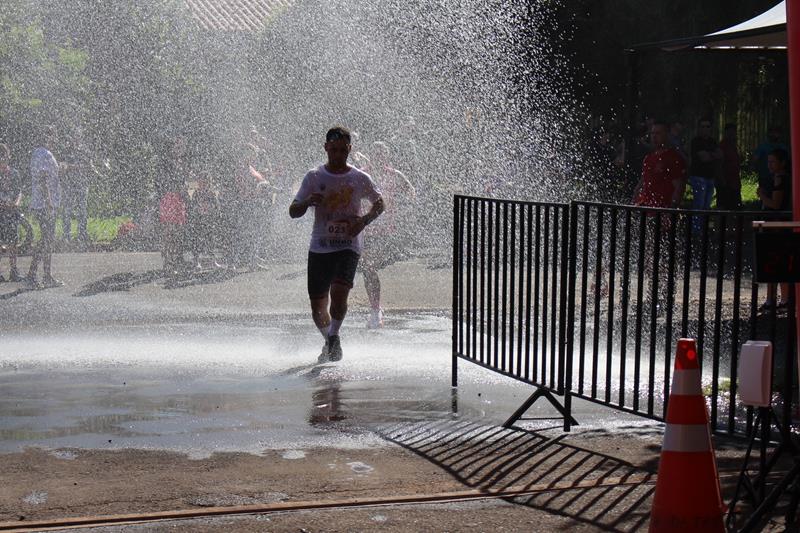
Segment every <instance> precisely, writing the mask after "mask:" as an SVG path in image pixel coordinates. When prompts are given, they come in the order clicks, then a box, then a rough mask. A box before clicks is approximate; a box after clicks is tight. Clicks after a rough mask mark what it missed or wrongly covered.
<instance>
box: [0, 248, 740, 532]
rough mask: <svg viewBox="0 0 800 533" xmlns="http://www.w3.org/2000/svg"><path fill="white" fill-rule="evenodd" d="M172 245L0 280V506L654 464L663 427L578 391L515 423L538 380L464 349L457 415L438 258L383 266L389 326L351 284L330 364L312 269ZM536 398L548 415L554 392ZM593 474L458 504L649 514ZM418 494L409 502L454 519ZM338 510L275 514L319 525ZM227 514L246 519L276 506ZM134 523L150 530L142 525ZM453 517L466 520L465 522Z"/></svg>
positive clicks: (135, 501) (389, 517)
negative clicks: (549, 490)
mask: <svg viewBox="0 0 800 533" xmlns="http://www.w3.org/2000/svg"><path fill="white" fill-rule="evenodd" d="M158 263H159V258H158V256H157V255H156V254H112V253H109V254H60V255H57V256H56V262H55V265H56V268H57V272H59V277H60V278H61V279H63V280H64V281H65V283H66V285H65V286H64V287H61V288H57V289H48V290H40V291H20V290H19V288H18V287H15V286H14V285H13V284H3V285H2V286H0V319H2V321H3V322H4V324H5V325H6V327H5V328H4V329H3V331H2V333H1V334H0V390H2V394H0V453H1V454H3V457H4V461H3V465H4V466H2V467H0V473H2V475H3V478H4V479H7V480H8V484H7V485H6V486H5V487H2V488H0V521H2V520H3V519H4V520H8V519H11V517H14V516H17V515H18V514H19V515H20V516H24V519H25V520H29V519H31V518H34V519H35V518H55V517H61V516H76V515H87V514H108V513H120V512H122V513H126V512H144V511H152V510H159V509H161V510H169V509H179V508H195V507H203V506H207V505H233V504H237V502H238V503H248V502H251V503H252V502H269V501H274V498H277V500H280V501H304V500H319V499H326V498H331V497H339V498H340V499H348V498H356V497H362V496H365V495H381V496H385V495H387V494H393V495H395V494H418V493H427V494H430V493H439V492H446V491H457V490H461V489H464V488H481V489H485V488H497V487H499V488H504V487H509V486H512V485H513V483H515V482H518V483H522V484H523V485H529V486H538V485H537V484H539V483H545V485H547V483H553V482H558V481H561V480H564V479H575V480H578V481H581V480H583V481H585V480H587V479H588V480H591V479H595V478H596V477H597V476H598V475H608V476H611V477H612V478H616V477H618V476H619V475H627V474H625V472H627V473H628V474H631V473H635V474H637V475H639V474H648V473H652V472H653V469H654V466H655V459H656V458H657V453H658V449H659V445H660V439H661V425H660V424H657V423H652V422H647V421H643V420H641V419H636V418H633V417H630V416H627V415H623V414H620V413H618V412H615V411H611V410H608V409H604V408H602V407H600V406H597V405H594V404H590V403H587V402H575V405H574V414H575V416H576V418H578V420H579V421H580V423H581V426H580V427H578V428H575V431H574V432H573V433H572V434H569V435H563V434H562V433H561V432H560V429H559V428H560V426H561V422H560V421H558V420H543V421H538V422H526V423H524V424H523V425H524V426H525V428H526V429H527V430H528V431H522V432H520V431H518V430H504V429H502V428H500V427H499V426H500V425H501V424H502V422H503V421H504V420H505V419H506V418H507V417H508V416H509V415H510V414H511V413H512V412H513V411H514V410H515V409H516V407H517V406H518V405H519V404H520V403H522V401H524V399H525V398H527V396H528V395H530V394H531V393H532V392H533V390H534V389H533V388H532V387H530V386H527V385H524V384H522V383H519V382H516V381H514V380H511V379H508V378H505V377H502V376H499V375H497V374H494V373H491V372H489V371H486V370H483V369H481V368H479V367H477V366H475V365H471V364H469V363H465V362H461V363H460V365H459V385H460V386H459V388H458V391H457V396H456V398H457V404H458V412H457V413H454V412H453V409H452V407H453V391H452V389H451V387H450V375H451V347H450V346H451V345H450V333H451V332H450V327H451V321H450V318H449V313H448V307H449V302H450V294H449V288H450V273H449V270H447V269H446V268H442V265H441V262H437V261H431V260H417V261H409V262H405V263H401V264H398V265H394V266H392V267H390V268H389V269H387V270H386V271H385V272H384V294H385V302H386V310H387V315H386V322H385V327H384V328H383V329H381V330H378V331H375V330H367V329H366V327H365V323H366V318H367V313H368V308H367V306H366V296H365V294H364V292H363V287H362V286H361V284H360V283H359V284H358V285H357V287H356V289H355V290H354V292H353V297H352V302H351V303H352V305H351V310H350V313H349V315H348V319H347V321H346V322H345V325H344V327H343V330H342V339H343V340H342V342H343V347H344V351H345V356H344V359H343V360H342V361H341V362H338V363H327V364H317V363H316V358H317V355H318V353H319V349H320V347H321V344H322V342H321V341H322V339H321V337H320V335H319V333H318V332H317V331H316V330H315V329H314V328H313V326H312V324H311V321H310V318H309V317H308V315H307V310H306V306H307V302H306V297H305V279H304V267H303V265H298V264H290V263H286V264H280V263H276V264H274V265H272V266H271V267H270V268H269V269H267V270H265V271H259V272H253V273H234V274H233V275H226V276H224V277H217V278H211V279H209V278H201V279H200V280H199V281H197V280H190V283H186V284H183V285H181V286H175V285H174V284H170V283H169V281H168V280H165V279H164V278H162V277H161V275H160V273H159V272H158V270H157V267H158ZM23 265H24V263H23ZM529 414H530V415H532V416H542V415H544V416H553V415H554V412H553V411H552V410H551V409H549V408H548V407H547V406H546V405H545V404H544V403H541V404H539V405H537V406H535V407H534V408H532V409H531V411H530V413H529ZM547 428H552V429H547ZM565 439H566V440H565ZM570 442H571V443H572V444H570ZM576 443H577V444H579V446H578V447H576V446H575V444H576ZM732 453H736V452H732ZM604 472H605V474H604ZM74 487H80V488H81V490H79V491H78V490H74ZM597 490H599V489H586V490H585V491H584V493H581V495H580V496H579V497H578V496H576V497H575V498H571V497H570V498H566V499H565V500H563V502H562V503H564V505H561V504H560V503H559V506H553V505H550V504H549V503H547V502H550V501H551V500H552V501H555V502H560V501H561V500H559V499H558V498H556V495H553V497H552V498H550V497H547V498H544V497H543V498H544V499H541V498H539V499H536V498H530V499H529V501H526V502H524V503H523V504H522V506H523V509H519V508H518V506H511V508H513V509H515V511H514V512H513V513H511V512H509V511H508V509H507V508H508V503H507V502H506V503H503V504H501V503H498V502H496V501H495V502H484V503H483V504H478V503H473V504H467V503H462V504H448V505H451V506H453V505H455V506H456V507H458V505H461V506H462V507H463V509H464V512H465V513H466V514H465V516H467V515H469V516H470V517H471V518H470V520H472V522H470V523H474V524H477V525H476V526H475V527H478V528H481V527H483V528H485V527H486V525H487V523H488V522H487V519H489V517H502V516H506V517H509V520H510V517H511V516H513V517H514V519H513V520H514V521H513V522H512V523H510V524H506V526H508V527H507V529H508V530H514V529H515V527H514V524H517V525H519V524H537V523H540V524H545V523H546V524H549V525H550V526H552V527H559V528H564V527H568V525H569V524H571V525H572V526H575V527H587V528H588V529H589V530H591V529H592V528H594V527H595V526H598V525H602V523H603V520H605V519H601V518H599V517H597V516H594V514H593V513H594V510H592V511H591V512H589V511H587V510H586V509H583V508H582V507H581V506H580V505H579V504H581V502H583V501H591V500H592V499H594V498H595V496H596V499H598V500H601V501H602V502H605V503H604V505H605V504H606V503H607V510H608V511H609V512H610V510H611V509H613V508H615V506H617V505H618V503H619V501H621V500H623V499H625V498H629V499H630V508H629V509H630V512H627V513H622V514H621V515H619V516H617V518H613V517H614V516H615V515H614V514H613V513H612V514H608V513H607V514H606V515H604V516H607V517H608V520H609V522H608V524H611V525H610V526H608V524H606V525H604V526H603V528H605V529H609V528H610V529H611V530H621V531H623V530H624V531H627V530H633V529H635V528H636V527H639V526H641V524H642V520H644V518H646V515H647V502H648V501H649V497H650V490H649V488H648V487H642V486H639V485H637V486H635V487H629V488H628V489H625V490H622V489H615V488H611V489H609V490H606V491H605V492H603V493H602V494H600V493H593V492H592V491H597ZM626 490H627V491H628V492H625V491H626ZM620 491H622V492H620ZM276 494H278V496H275V495H276ZM626 494H627V495H628V496H625V495H626ZM540 500H541V501H540ZM542 502H544V503H542ZM565 506H566V507H565ZM572 506H575V509H574V510H570V509H571V508H572ZM426 509H428V508H427V507H425V506H421V507H420V506H417V507H415V508H414V510H413V513H411V514H410V515H408V516H417V520H419V524H430V520H434V523H436V524H442V527H445V522H441V518H437V517H439V516H440V515H439V514H437V513H436V512H435V511H434V510H432V509H429V510H426ZM326 513H328V514H329V513H331V511H328V512H324V513H323V512H316V513H312V514H310V515H309V514H306V515H303V516H305V518H304V519H300V518H298V519H296V520H295V519H289V520H288V521H287V520H284V519H282V522H281V524H282V525H280V526H279V525H278V523H275V527H276V529H279V530H283V529H284V527H285V528H287V529H293V528H295V527H296V526H297V527H301V526H302V524H303V523H307V524H308V523H311V524H322V525H324V524H325V518H324V517H325V516H328V514H326ZM415 513H416V514H415ZM531 513H533V514H531ZM622 515H625V516H624V517H623V516H622ZM298 516H299V515H298ZM347 516H348V517H350V518H347V519H345V518H339V519H338V520H341V522H342V524H345V525H346V524H350V525H349V526H347V527H343V529H345V530H347V529H348V527H349V528H350V529H353V528H355V529H369V527H368V525H369V524H372V523H373V522H374V521H375V520H378V521H380V520H382V519H376V518H374V517H375V516H384V517H385V518H386V521H387V524H384V525H382V527H383V528H384V529H387V530H398V531H399V530H403V527H404V522H403V518H402V517H403V516H406V513H405V512H402V513H399V512H395V511H392V510H391V509H387V510H386V512H385V513H384V512H381V513H372V514H369V513H368V512H366V511H365V512H363V513H360V514H359V512H354V513H353V514H350V515H347ZM358 516H361V517H362V518H363V521H362V522H359V521H358V520H357V519H356V518H353V517H358ZM543 516H546V517H547V518H546V519H545V518H542V517H543ZM612 518H613V520H612ZM617 519H618V520H617ZM269 520H273V519H269ZM269 520H267V521H269ZM275 520H277V519H275ZM303 520H307V521H306V522H303ZM348 520H349V522H348ZM614 520H617V522H614ZM364 521H366V522H364ZM426 521H427V522H426ZM227 523H229V522H226V521H225V520H223V521H222V522H219V521H213V520H210V521H200V522H195V523H194V526H195V527H194V528H193V527H192V526H191V525H186V527H187V528H188V529H185V530H187V531H189V530H196V531H201V530H209V531H212V530H219V529H220V528H221V529H225V527H226V526H224V525H220V524H227ZM232 523H235V524H237V525H236V526H235V527H236V528H237V529H242V530H254V531H256V530H259V529H260V528H262V527H263V524H264V522H263V520H260V519H253V520H252V521H247V520H243V521H242V520H240V521H238V522H232ZM410 523H411V522H406V523H405V526H408V524H410ZM614 523H616V524H617V525H613V524H614ZM365 524H366V525H365ZM388 524H393V525H391V527H390V526H389V525H388ZM606 526H608V527H606ZM141 527H143V528H144V530H149V529H147V527H148V526H136V528H134V529H133V530H137V531H138V530H142V529H140V528H141ZM420 527H421V528H422V529H427V528H426V527H424V526H420ZM570 527H571V526H570ZM318 529H322V530H329V529H331V530H335V529H336V528H326V527H324V526H321V527H318ZM410 529H418V528H416V527H411V528H410ZM449 529H450V530H461V529H465V530H467V529H471V528H465V527H463V524H459V522H458V521H455V522H453V524H452V527H449ZM499 529H502V527H501V528H499ZM152 530H158V527H157V526H156V527H155V529H152ZM295 530H296V529H295Z"/></svg>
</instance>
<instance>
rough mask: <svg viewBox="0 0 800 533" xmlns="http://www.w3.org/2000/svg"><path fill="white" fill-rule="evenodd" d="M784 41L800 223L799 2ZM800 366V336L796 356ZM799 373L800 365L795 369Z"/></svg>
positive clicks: (789, 15) (799, 298) (798, 307)
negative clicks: (787, 67) (786, 54)
mask: <svg viewBox="0 0 800 533" xmlns="http://www.w3.org/2000/svg"><path fill="white" fill-rule="evenodd" d="M786 41H787V43H786V44H787V46H788V48H789V49H788V53H789V118H790V125H789V128H790V130H789V131H790V136H791V142H792V147H791V152H792V212H793V214H794V217H793V218H794V220H795V221H800V0H786ZM794 291H795V292H794V295H795V316H796V317H797V321H796V326H797V327H796V329H795V333H796V334H798V333H800V283H796V284H795V289H794ZM795 354H796V355H797V358H798V362H800V335H798V341H797V350H796V352H795ZM798 372H800V365H798Z"/></svg>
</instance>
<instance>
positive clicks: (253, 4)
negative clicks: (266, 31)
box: [183, 0, 292, 31]
mask: <svg viewBox="0 0 800 533" xmlns="http://www.w3.org/2000/svg"><path fill="white" fill-rule="evenodd" d="M183 1H184V2H185V3H186V7H188V8H189V10H190V11H191V13H192V18H193V19H194V20H195V21H196V22H197V24H198V25H199V26H200V27H201V28H203V29H204V30H224V31H259V30H261V29H263V28H264V23H265V21H267V20H269V19H270V18H272V17H273V16H275V15H277V14H279V13H280V12H281V11H283V10H284V9H286V8H288V7H289V6H290V5H291V4H292V0H183Z"/></svg>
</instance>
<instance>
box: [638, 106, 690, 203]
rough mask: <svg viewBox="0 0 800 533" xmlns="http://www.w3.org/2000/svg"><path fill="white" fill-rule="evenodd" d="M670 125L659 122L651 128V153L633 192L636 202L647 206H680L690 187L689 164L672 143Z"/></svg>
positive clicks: (645, 160)
mask: <svg viewBox="0 0 800 533" xmlns="http://www.w3.org/2000/svg"><path fill="white" fill-rule="evenodd" d="M668 128H669V126H667V123H666V122H660V121H656V122H654V123H653V126H652V127H651V128H650V144H651V146H652V150H651V152H650V153H649V154H648V155H647V156H646V157H645V158H644V161H643V162H642V175H641V180H640V181H639V184H638V185H637V186H636V189H635V190H634V193H633V204H634V205H641V206H646V207H678V205H680V202H681V199H682V198H683V192H684V190H685V189H686V164H685V163H684V161H683V157H681V155H680V154H679V153H678V151H677V150H675V148H673V147H672V146H670V144H669V129H668Z"/></svg>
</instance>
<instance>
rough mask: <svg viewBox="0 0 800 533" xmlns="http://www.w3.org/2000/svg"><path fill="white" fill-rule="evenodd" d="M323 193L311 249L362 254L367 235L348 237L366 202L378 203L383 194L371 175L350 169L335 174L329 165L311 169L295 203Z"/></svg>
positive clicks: (317, 210) (315, 216)
mask: <svg viewBox="0 0 800 533" xmlns="http://www.w3.org/2000/svg"><path fill="white" fill-rule="evenodd" d="M315 192H316V193H320V194H322V197H323V199H322V203H321V204H320V205H319V206H317V207H315V208H314V229H313V230H312V232H311V245H310V246H309V249H310V250H311V251H312V252H315V253H328V252H338V251H339V250H353V251H354V252H356V253H357V254H360V253H361V245H362V241H363V235H364V232H361V233H359V234H358V235H357V236H356V237H355V238H353V237H350V236H349V235H348V230H349V226H350V223H351V222H353V221H354V220H355V219H356V218H357V217H359V216H361V214H362V213H361V204H362V201H363V200H368V201H370V202H372V203H375V202H377V201H378V199H380V197H381V192H380V190H378V186H377V185H375V182H374V181H372V178H371V177H370V176H369V174H366V173H364V172H362V171H360V170H358V169H357V168H354V167H350V170H348V171H347V172H345V173H344V174H332V173H331V172H328V170H327V169H326V168H325V165H320V166H319V168H315V169H312V170H309V171H308V173H307V174H306V175H305V177H304V178H303V183H302V184H301V185H300V190H298V191H297V195H296V196H295V201H298V202H302V201H303V200H305V199H306V198H308V197H309V196H310V195H311V194H312V193H315Z"/></svg>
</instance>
